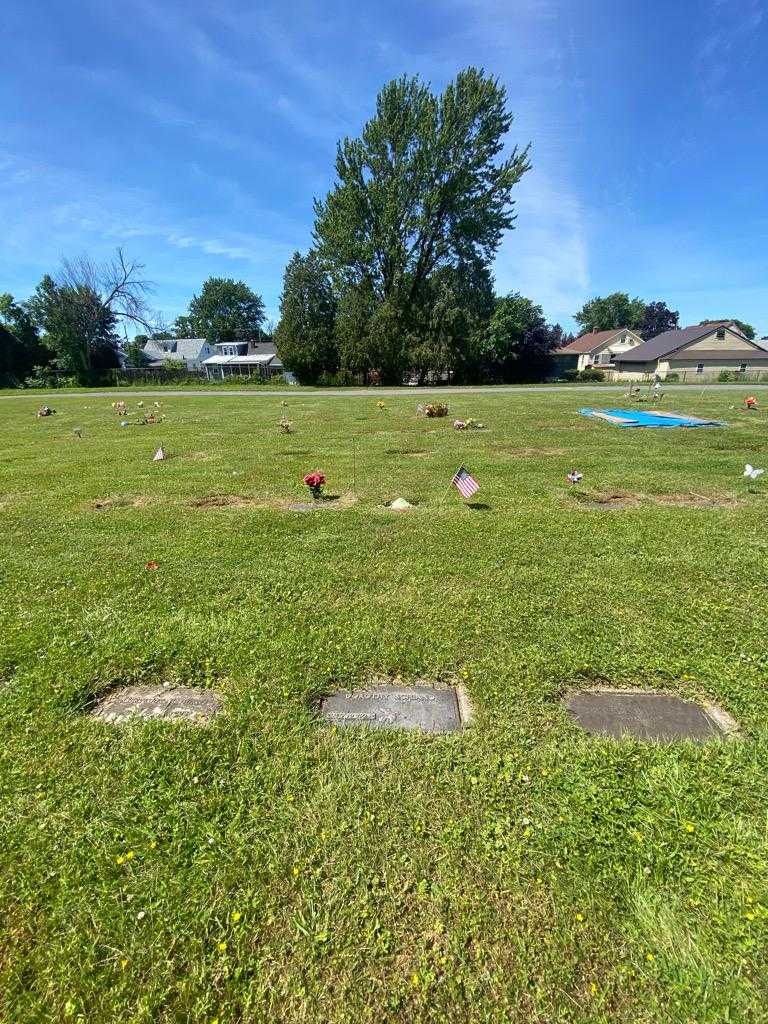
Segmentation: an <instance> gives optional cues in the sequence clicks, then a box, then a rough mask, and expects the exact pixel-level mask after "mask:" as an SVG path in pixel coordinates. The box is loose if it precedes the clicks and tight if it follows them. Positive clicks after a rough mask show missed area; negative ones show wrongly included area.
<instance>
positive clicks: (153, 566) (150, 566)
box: [145, 558, 160, 569]
mask: <svg viewBox="0 0 768 1024" xmlns="http://www.w3.org/2000/svg"><path fill="white" fill-rule="evenodd" d="M145 568H146V569H159V568H160V566H159V565H158V564H157V562H156V561H155V560H154V558H153V559H152V561H151V562H147V564H146V566H145Z"/></svg>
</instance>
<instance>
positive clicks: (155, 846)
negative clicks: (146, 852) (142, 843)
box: [149, 839, 157, 850]
mask: <svg viewBox="0 0 768 1024" xmlns="http://www.w3.org/2000/svg"><path fill="white" fill-rule="evenodd" d="M149 848H150V850H156V849H157V843H156V842H155V840H154V839H153V840H152V842H151V843H150V844H149Z"/></svg>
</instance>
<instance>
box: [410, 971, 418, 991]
mask: <svg viewBox="0 0 768 1024" xmlns="http://www.w3.org/2000/svg"><path fill="white" fill-rule="evenodd" d="M411 984H412V985H413V987H414V988H418V987H419V976H418V974H413V975H411Z"/></svg>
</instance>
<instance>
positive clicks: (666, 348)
mask: <svg viewBox="0 0 768 1024" xmlns="http://www.w3.org/2000/svg"><path fill="white" fill-rule="evenodd" d="M723 326H727V324H726V325H724V324H723V323H714V324H696V325H695V326H693V327H680V328H678V329H677V330H675V331H664V333H663V334H657V335H656V337H655V338H651V339H650V340H649V341H646V342H644V343H643V344H642V345H638V346H637V348H633V349H631V350H630V351H629V352H627V353H625V354H622V355H620V356H617V357H616V361H617V362H619V363H650V362H653V361H654V360H656V359H663V358H664V356H668V355H669V354H670V353H671V352H676V351H677V350H678V349H679V348H682V347H683V346H684V345H690V344H691V343H692V342H694V341H697V340H698V339H699V338H704V337H706V335H707V334H711V333H712V332H713V331H715V330H717V328H718V327H723ZM756 348H757V351H758V352H759V351H760V349H759V347H757V346H756ZM720 355H722V352H721V353H720Z"/></svg>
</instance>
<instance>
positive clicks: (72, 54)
mask: <svg viewBox="0 0 768 1024" xmlns="http://www.w3.org/2000/svg"><path fill="white" fill-rule="evenodd" d="M0 26H1V27H2V30H3V39H4V45H3V69H2V72H0V75H1V78H0V80H1V81H2V88H0V225H2V230H1V231H0V292H1V291H10V292H12V293H13V294H14V295H16V296H17V297H18V298H24V297H26V296H27V295H28V294H29V293H30V292H31V291H32V290H33V288H34V286H35V285H36V283H37V281H38V280H39V279H40V277H41V275H42V274H43V273H45V272H46V271H50V270H53V269H55V267H56V266H57V264H58V262H59V258H60V256H61V255H62V254H64V255H70V256H72V255H77V254H79V253H81V252H84V251H87V252H88V253H90V254H91V255H92V256H94V257H98V258H102V257H106V256H107V255H109V253H110V251H111V250H113V249H114V247H115V246H116V245H123V246H124V247H125V249H126V252H127V254H128V255H130V256H132V257H135V258H138V259H140V260H142V261H143V262H144V263H145V264H146V266H147V275H148V276H149V277H150V278H151V279H152V280H153V281H154V282H155V283H156V291H155V295H154V298H153V304H154V305H155V306H156V307H157V309H158V310H160V311H161V312H162V313H163V314H164V316H165V317H166V319H168V320H172V319H173V318H174V317H175V316H177V315H178V314H179V313H182V312H184V311H185V309H186V307H187V304H188V302H189V299H190V298H191V296H192V295H193V294H194V292H195V291H197V290H199V287H200V284H201V282H202V281H203V280H204V279H205V277H207V276H209V275H221V276H227V277H235V278H241V279H243V280H245V281H247V282H248V283H249V284H250V285H251V286H252V287H253V288H254V289H255V290H256V291H258V292H260V293H261V294H262V295H263V297H264V300H265V303H266V306H267V309H268V312H269V315H270V316H271V317H275V318H276V317H277V313H278V302H279V294H280V285H281V279H282V272H283V268H284V266H285V263H286V262H287V260H288V258H289V257H290V255H291V253H292V252H293V251H294V250H296V249H300V250H302V251H303V250H306V248H307V247H308V245H309V243H310V238H311V228H312V200H313V197H315V196H323V195H325V193H326V192H327V191H328V189H329V188H330V186H331V184H332V182H333V160H334V153H335V145H336V140H337V139H338V138H339V137H340V136H342V135H344V134H350V135H355V134H358V133H359V131H360V128H361V126H362V124H363V123H364V121H365V120H366V119H367V118H368V117H369V116H370V115H371V113H372V110H373V106H374V99H375V96H376V92H377V90H378V88H379V87H380V86H381V85H382V84H383V83H384V82H385V81H387V80H388V79H390V78H392V77H395V76H397V75H400V74H403V73H409V74H415V73H418V74H420V75H421V76H422V77H423V78H424V79H426V80H428V81H430V82H431V83H432V84H433V86H434V87H435V88H441V87H442V86H443V85H444V83H445V82H446V81H447V80H449V79H450V78H451V77H453V76H454V75H455V73H456V71H457V70H459V69H460V68H461V67H464V66H466V65H468V64H476V65H480V66H483V67H484V68H486V70H488V71H490V72H493V73H494V74H495V75H497V76H498V77H499V78H500V79H501V80H502V81H503V82H504V84H505V85H506V86H507V89H508V92H509V103H510V107H511V109H512V110H513V111H514V112H515V114H516V120H515V122H514V124H513V128H512V132H511V136H510V142H512V143H520V144H524V143H527V142H528V141H531V142H532V143H533V150H532V160H533V170H532V171H531V172H530V173H529V174H528V175H527V176H526V178H525V179H524V181H523V182H522V183H521V184H520V185H519V186H518V188H517V189H516V200H517V214H518V221H517V227H516V229H515V230H514V231H512V232H510V233H509V234H508V235H507V236H506V237H505V239H504V243H503V245H502V248H501V250H500V252H499V255H498V259H497V262H496V267H495V274H496V282H497V289H498V290H499V291H501V292H507V291H509V290H519V291H521V292H523V293H524V294H526V295H529V296H530V297H531V298H533V299H535V300H536V301H538V302H540V303H541V304H542V305H543V307H544V311H545V313H546V314H547V316H548V317H549V318H550V319H552V320H559V321H560V322H561V323H563V324H564V325H565V326H567V327H569V328H570V327H572V326H573V323H572V321H571V320H570V315H571V314H572V313H573V312H574V311H575V310H577V309H578V308H579V306H580V305H581V304H582V302H583V301H584V300H585V299H587V298H589V297H590V296H592V295H595V294H604V293H606V292H609V291H615V290H626V291H629V292H630V293H631V294H633V295H635V294H637V295H640V296H641V297H642V298H645V299H647V300H651V299H663V300H665V301H667V302H668V303H669V305H670V306H671V307H672V308H674V309H679V310H680V314H681V322H683V323H696V322H698V321H699V320H702V319H704V318H717V317H725V316H737V317H739V318H741V319H744V320H747V321H748V322H751V323H753V324H754V325H755V327H756V328H757V329H758V332H759V334H761V335H763V334H768V273H767V271H768V187H767V186H768V63H767V62H766V59H765V54H766V52H767V51H768V0H645V2H642V3H641V2H638V0H506V2H505V0H441V2H429V0H426V2H422V3H413V2H411V3H405V2H400V0H395V2H389V3H386V4H384V3H376V4H374V3H371V2H370V0H357V2H350V0H326V2H324V3H317V4H311V3H306V4H304V3H299V2H293V0H284V2H282V3H277V2H275V0H267V2H264V3H255V2H251V3H243V2H236V0H216V2H215V3H203V2H200V0H186V2H178V0H132V2H131V3H130V4H128V5H122V4H113V3H107V2H104V0H98V2H88V0H74V2H64V0H45V2H40V0H31V2H30V0H5V2H4V4H3V5H2V13H0Z"/></svg>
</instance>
